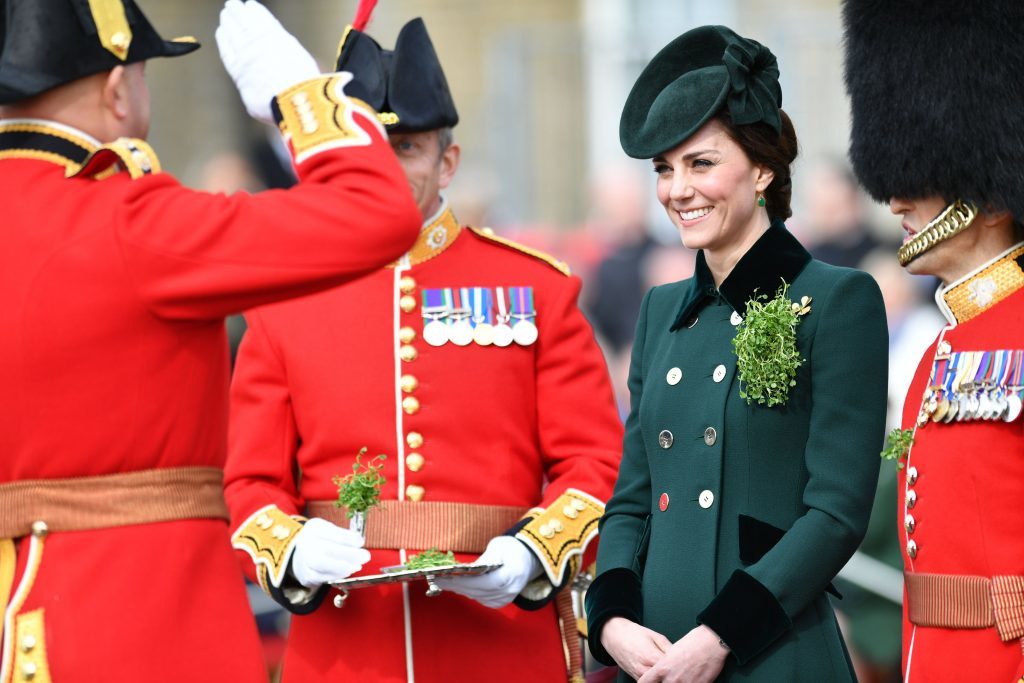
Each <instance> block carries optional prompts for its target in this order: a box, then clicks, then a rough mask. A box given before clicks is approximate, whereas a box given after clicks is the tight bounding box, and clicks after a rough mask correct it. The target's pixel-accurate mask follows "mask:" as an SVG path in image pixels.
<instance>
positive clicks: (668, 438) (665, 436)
mask: <svg viewBox="0 0 1024 683" xmlns="http://www.w3.org/2000/svg"><path fill="white" fill-rule="evenodd" d="M674 440H675V439H674V438H673V436H672V432H670V431H668V430H667V429H663V430H661V433H660V434H658V445H659V446H661V447H662V448H672V442H673V441H674Z"/></svg>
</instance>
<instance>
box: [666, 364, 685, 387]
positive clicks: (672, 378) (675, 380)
mask: <svg viewBox="0 0 1024 683" xmlns="http://www.w3.org/2000/svg"><path fill="white" fill-rule="evenodd" d="M682 378H683V371H682V370H680V369H679V368H672V369H671V370H669V371H668V374H667V375H665V381H666V382H668V383H669V384H670V385H672V386H675V385H677V384H679V380H681V379H682Z"/></svg>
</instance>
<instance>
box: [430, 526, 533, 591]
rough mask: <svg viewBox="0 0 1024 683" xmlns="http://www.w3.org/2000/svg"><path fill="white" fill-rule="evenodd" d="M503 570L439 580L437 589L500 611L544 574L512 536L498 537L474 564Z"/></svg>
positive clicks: (523, 545)
mask: <svg viewBox="0 0 1024 683" xmlns="http://www.w3.org/2000/svg"><path fill="white" fill-rule="evenodd" d="M499 562H500V563H501V564H502V566H501V567H500V568H498V569H495V570H494V571H493V572H490V573H489V574H482V575H480V576H453V577H438V578H437V579H435V580H434V583H436V584H437V586H438V588H441V589H443V590H446V591H451V592H453V593H459V594H461V595H465V596H466V597H467V598H472V599H473V600H476V601H477V602H479V603H480V604H481V605H484V606H485V607H491V608H494V609H498V608H499V607H504V606H505V605H507V604H509V603H510V602H512V601H513V600H515V597H516V596H517V595H519V594H520V593H521V592H522V591H523V589H524V588H526V584H528V583H529V582H530V581H532V580H533V579H535V578H537V577H538V576H540V574H541V572H543V571H544V569H543V567H541V566H540V562H539V561H538V560H537V558H536V557H535V556H534V554H533V553H531V552H530V550H529V548H527V547H526V545H525V544H523V543H522V542H521V541H519V540H517V539H516V538H515V537H513V536H498V537H497V538H492V539H491V542H490V543H488V544H487V548H486V549H485V550H484V554H483V555H481V556H480V557H479V558H477V559H476V561H475V562H474V564H498V563H499Z"/></svg>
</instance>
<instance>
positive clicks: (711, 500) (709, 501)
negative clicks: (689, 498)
mask: <svg viewBox="0 0 1024 683" xmlns="http://www.w3.org/2000/svg"><path fill="white" fill-rule="evenodd" d="M697 502H698V503H700V506H701V507H702V508H704V509H705V510H707V509H708V508H709V507H711V506H712V505H714V504H715V494H713V493H711V491H708V490H707V489H704V490H703V491H701V492H700V496H699V497H698V498H697Z"/></svg>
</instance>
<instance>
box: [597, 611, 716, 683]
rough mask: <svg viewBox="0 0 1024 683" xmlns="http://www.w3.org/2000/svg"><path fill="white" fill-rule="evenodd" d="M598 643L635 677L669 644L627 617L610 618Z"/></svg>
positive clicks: (642, 673) (624, 669)
mask: <svg viewBox="0 0 1024 683" xmlns="http://www.w3.org/2000/svg"><path fill="white" fill-rule="evenodd" d="M715 644H716V645H717V644H718V643H717V641H716V643H715ZM601 645H603V646H604V649H605V650H607V651H608V654H610V655H611V656H612V659H614V660H615V663H616V664H618V665H619V668H620V669H622V670H623V671H625V672H626V673H627V674H629V675H630V676H631V677H632V678H634V679H636V678H640V677H641V676H643V675H644V674H645V673H647V670H648V669H650V668H651V666H652V665H653V664H654V663H655V662H657V661H658V660H659V659H661V658H662V656H663V655H664V654H665V653H666V652H667V651H668V649H669V648H670V647H671V646H672V643H671V641H669V639H668V638H666V637H665V636H663V635H661V634H660V633H658V632H656V631H652V630H651V629H649V628H644V627H643V626H641V625H640V624H637V623H635V622H632V621H630V620H629V619H626V618H624V617H612V618H611V619H609V620H608V621H607V623H605V625H604V628H603V629H601ZM659 680H660V679H659Z"/></svg>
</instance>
